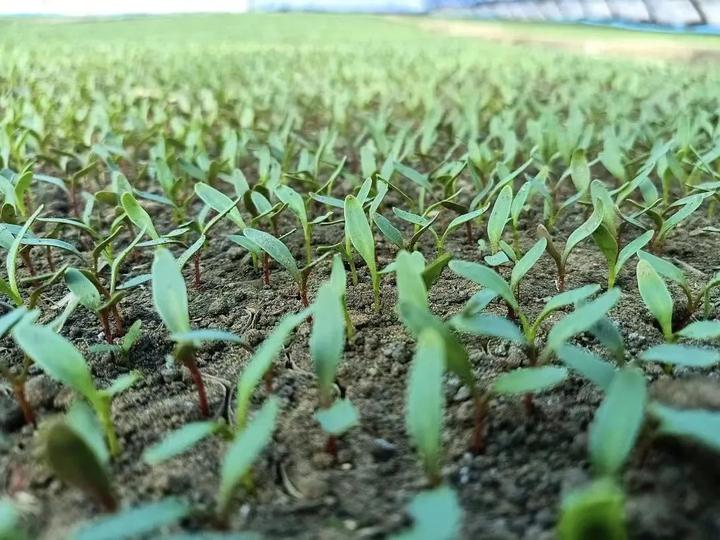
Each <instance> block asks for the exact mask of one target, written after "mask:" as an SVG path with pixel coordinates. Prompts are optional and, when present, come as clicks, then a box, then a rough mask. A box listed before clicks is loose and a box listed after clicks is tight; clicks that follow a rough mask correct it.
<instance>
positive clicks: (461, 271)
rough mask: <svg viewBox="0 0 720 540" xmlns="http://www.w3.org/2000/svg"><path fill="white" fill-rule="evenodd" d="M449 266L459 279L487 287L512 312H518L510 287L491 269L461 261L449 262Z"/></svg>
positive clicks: (517, 305)
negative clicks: (503, 301)
mask: <svg viewBox="0 0 720 540" xmlns="http://www.w3.org/2000/svg"><path fill="white" fill-rule="evenodd" d="M449 266H450V270H452V271H453V272H455V273H456V274H457V275H459V276H460V277H463V278H465V279H468V280H470V281H472V282H473V283H477V284H478V285H482V286H483V287H487V288H488V289H490V290H491V291H493V292H495V293H497V294H498V295H499V296H500V297H501V298H502V299H503V300H505V302H507V304H508V305H509V306H510V307H511V308H512V309H513V310H515V311H517V310H519V308H520V306H519V304H518V302H517V300H516V299H515V295H513V292H512V289H510V285H508V284H507V282H506V281H505V280H504V279H503V278H502V277H500V274H498V273H497V272H495V271H494V270H493V269H491V268H488V267H487V266H483V265H481V264H478V263H474V262H469V261H461V260H454V261H450V264H449Z"/></svg>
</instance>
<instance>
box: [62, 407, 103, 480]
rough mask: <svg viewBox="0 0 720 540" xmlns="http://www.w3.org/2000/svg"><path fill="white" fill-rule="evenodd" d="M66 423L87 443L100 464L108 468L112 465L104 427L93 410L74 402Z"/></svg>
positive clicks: (66, 417)
mask: <svg viewBox="0 0 720 540" xmlns="http://www.w3.org/2000/svg"><path fill="white" fill-rule="evenodd" d="M65 422H66V423H67V425H68V426H69V427H70V428H72V429H73V431H75V433H76V434H77V435H78V436H79V437H80V438H82V439H83V440H84V441H85V444H87V445H88V447H89V448H90V449H91V450H92V452H93V454H94V455H95V457H96V458H97V461H98V463H100V464H101V465H102V466H103V467H107V466H108V464H109V463H110V453H109V452H108V448H107V446H106V445H105V437H104V436H103V431H102V427H101V426H100V422H98V418H97V416H96V415H95V413H94V412H93V410H92V409H91V408H90V407H88V406H87V405H86V404H85V402H84V401H73V403H72V405H71V406H70V410H69V411H68V412H67V415H66V416H65Z"/></svg>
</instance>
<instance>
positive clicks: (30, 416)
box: [12, 381, 35, 426]
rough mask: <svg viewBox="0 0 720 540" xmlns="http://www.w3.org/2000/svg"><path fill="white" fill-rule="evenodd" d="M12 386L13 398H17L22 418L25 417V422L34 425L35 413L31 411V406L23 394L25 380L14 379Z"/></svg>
mask: <svg viewBox="0 0 720 540" xmlns="http://www.w3.org/2000/svg"><path fill="white" fill-rule="evenodd" d="M12 386H13V392H14V393H15V399H17V402H18V405H19V406H20V410H21V411H22V414H23V418H25V423H26V424H32V425H33V426H34V425H35V413H34V412H33V410H32V407H31V406H30V403H29V402H28V400H27V396H26V395H25V382H24V381H14V382H13V385H12Z"/></svg>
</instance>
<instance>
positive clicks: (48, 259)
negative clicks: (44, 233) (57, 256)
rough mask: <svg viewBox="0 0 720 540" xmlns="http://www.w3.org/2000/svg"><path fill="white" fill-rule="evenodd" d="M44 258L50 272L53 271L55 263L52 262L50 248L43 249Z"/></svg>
mask: <svg viewBox="0 0 720 540" xmlns="http://www.w3.org/2000/svg"><path fill="white" fill-rule="evenodd" d="M45 258H46V259H47V263H48V266H49V267H50V271H51V272H54V271H55V263H54V262H53V258H52V253H51V252H50V246H47V247H46V248H45Z"/></svg>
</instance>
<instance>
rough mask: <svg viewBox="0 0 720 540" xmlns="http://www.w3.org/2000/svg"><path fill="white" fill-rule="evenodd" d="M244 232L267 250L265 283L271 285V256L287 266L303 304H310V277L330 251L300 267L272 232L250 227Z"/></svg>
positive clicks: (264, 273) (286, 268)
mask: <svg viewBox="0 0 720 540" xmlns="http://www.w3.org/2000/svg"><path fill="white" fill-rule="evenodd" d="M243 234H244V235H245V237H246V238H247V239H248V240H250V242H252V244H254V245H255V246H257V247H258V248H259V249H261V250H262V251H263V252H265V258H264V260H263V276H264V280H265V285H266V286H269V285H270V266H269V260H268V257H271V258H272V259H273V260H274V261H275V262H277V263H278V264H279V265H280V266H282V267H283V268H285V270H286V271H287V272H288V274H290V276H291V277H292V278H293V281H295V283H296V284H297V286H298V293H299V294H300V299H301V300H302V303H303V306H305V307H308V306H309V305H310V303H309V301H308V294H307V293H308V291H307V281H308V278H309V277H310V273H311V272H312V270H313V269H314V268H315V267H316V266H317V265H318V264H319V263H320V261H322V260H324V258H325V257H326V256H327V255H329V253H326V254H325V255H323V256H321V257H319V258H317V259H315V260H314V261H313V262H311V263H310V264H308V265H307V266H304V267H303V268H298V265H297V262H295V257H293V255H292V253H290V250H289V249H288V247H287V246H286V245H285V244H284V243H283V242H282V241H281V240H279V239H277V238H275V237H274V236H273V235H271V234H270V233H266V232H265V231H261V230H258V229H251V228H250V227H248V228H246V229H245V231H244V232H243Z"/></svg>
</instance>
